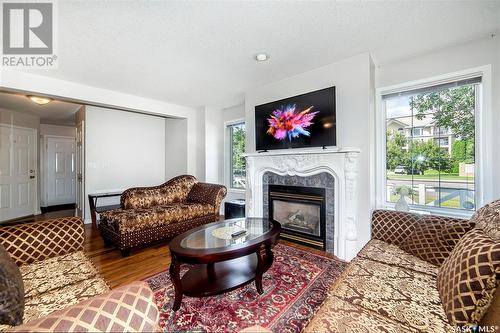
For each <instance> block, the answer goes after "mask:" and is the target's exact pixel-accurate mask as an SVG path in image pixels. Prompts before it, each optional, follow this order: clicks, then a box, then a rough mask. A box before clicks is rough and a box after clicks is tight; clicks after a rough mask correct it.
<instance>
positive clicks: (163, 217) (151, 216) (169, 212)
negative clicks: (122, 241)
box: [101, 203, 215, 234]
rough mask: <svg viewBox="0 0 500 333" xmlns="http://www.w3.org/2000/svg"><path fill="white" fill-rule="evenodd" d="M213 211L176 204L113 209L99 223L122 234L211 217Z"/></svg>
mask: <svg viewBox="0 0 500 333" xmlns="http://www.w3.org/2000/svg"><path fill="white" fill-rule="evenodd" d="M214 210H215V208H214V206H213V205H208V204H199V203H177V204H173V205H169V206H156V207H150V208H147V209H114V210H110V211H107V212H104V213H103V214H101V222H102V223H108V224H110V225H111V226H113V228H114V229H115V230H117V231H118V232H120V233H122V234H123V233H128V232H134V231H138V230H144V229H150V228H155V227H158V226H161V225H167V224H171V223H177V222H181V223H182V221H185V220H190V219H194V218H197V217H202V216H206V215H213V212H214Z"/></svg>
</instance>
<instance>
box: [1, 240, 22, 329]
mask: <svg viewBox="0 0 500 333" xmlns="http://www.w3.org/2000/svg"><path fill="white" fill-rule="evenodd" d="M23 315H24V283H23V279H22V276H21V272H20V271H19V267H17V265H16V264H15V262H14V261H13V260H12V258H11V257H10V256H9V254H8V253H7V251H6V250H5V248H4V247H3V245H1V244H0V324H5V325H13V326H14V325H20V324H22V323H23Z"/></svg>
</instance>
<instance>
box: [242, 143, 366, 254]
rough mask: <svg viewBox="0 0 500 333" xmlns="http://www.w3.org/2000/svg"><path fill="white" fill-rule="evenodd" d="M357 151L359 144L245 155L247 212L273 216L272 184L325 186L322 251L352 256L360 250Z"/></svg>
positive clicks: (252, 215) (264, 216)
mask: <svg viewBox="0 0 500 333" xmlns="http://www.w3.org/2000/svg"><path fill="white" fill-rule="evenodd" d="M358 156H359V150H358V149H356V148H346V149H340V148H339V149H335V148H332V149H330V148H329V149H318V150H315V149H310V150H303V151H302V150H300V149H283V150H280V151H274V152H267V153H266V152H264V153H250V154H247V155H246V156H245V157H246V161H247V164H246V167H247V179H246V180H247V183H246V184H247V186H246V191H245V193H246V205H245V207H246V216H249V217H263V218H269V219H270V218H271V217H270V216H269V211H270V209H269V203H270V200H269V186H271V185H284V186H304V187H312V188H322V189H324V191H325V214H326V217H325V223H324V225H325V231H324V237H325V241H324V244H325V245H324V247H325V249H324V251H326V252H329V253H332V254H334V255H336V256H337V257H339V258H341V259H345V260H351V259H352V258H354V257H355V256H356V254H357V253H358V251H359V250H358V245H359V244H358V239H357V224H356V205H355V203H356V201H357V191H356V189H357V183H356V181H357V160H358ZM287 235H291V232H290V233H287Z"/></svg>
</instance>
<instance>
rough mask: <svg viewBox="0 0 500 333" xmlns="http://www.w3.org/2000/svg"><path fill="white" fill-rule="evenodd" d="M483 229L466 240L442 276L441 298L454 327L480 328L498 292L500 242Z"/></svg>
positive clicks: (460, 244)
mask: <svg viewBox="0 0 500 333" xmlns="http://www.w3.org/2000/svg"><path fill="white" fill-rule="evenodd" d="M479 226H480V224H479V223H478V227H476V228H474V229H472V230H471V231H469V232H468V233H467V234H465V236H464V237H462V239H461V240H460V241H459V242H458V244H457V246H456V247H455V248H454V249H453V251H452V252H451V254H450V256H449V257H448V258H447V259H446V260H445V261H444V263H443V265H442V266H441V268H440V269H439V272H438V276H437V288H438V290H439V295H440V297H441V300H442V301H443V307H444V310H445V312H446V315H447V316H448V319H449V320H450V322H451V323H453V324H454V325H459V326H464V325H477V324H478V323H479V322H480V321H481V319H482V317H483V316H484V314H485V313H486V311H487V309H488V307H489V305H490V303H491V301H492V299H493V295H494V293H495V289H496V288H497V284H498V277H499V276H500V242H498V241H494V240H493V239H492V238H491V237H489V236H488V235H486V234H485V232H484V230H483V229H480V228H479Z"/></svg>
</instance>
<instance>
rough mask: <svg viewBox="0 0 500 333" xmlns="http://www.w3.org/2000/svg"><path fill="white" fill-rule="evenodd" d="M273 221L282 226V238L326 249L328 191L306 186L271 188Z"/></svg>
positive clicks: (278, 186)
mask: <svg viewBox="0 0 500 333" xmlns="http://www.w3.org/2000/svg"><path fill="white" fill-rule="evenodd" d="M268 198H269V204H268V207H269V208H268V209H269V218H270V219H271V220H273V221H277V222H279V223H280V224H281V228H282V230H281V238H283V239H287V240H290V241H292V242H296V243H300V244H304V245H307V246H310V247H314V248H317V249H321V250H324V249H325V225H326V223H325V216H326V210H325V189H324V188H315V187H305V186H288V185H272V184H270V185H269V187H268Z"/></svg>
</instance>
